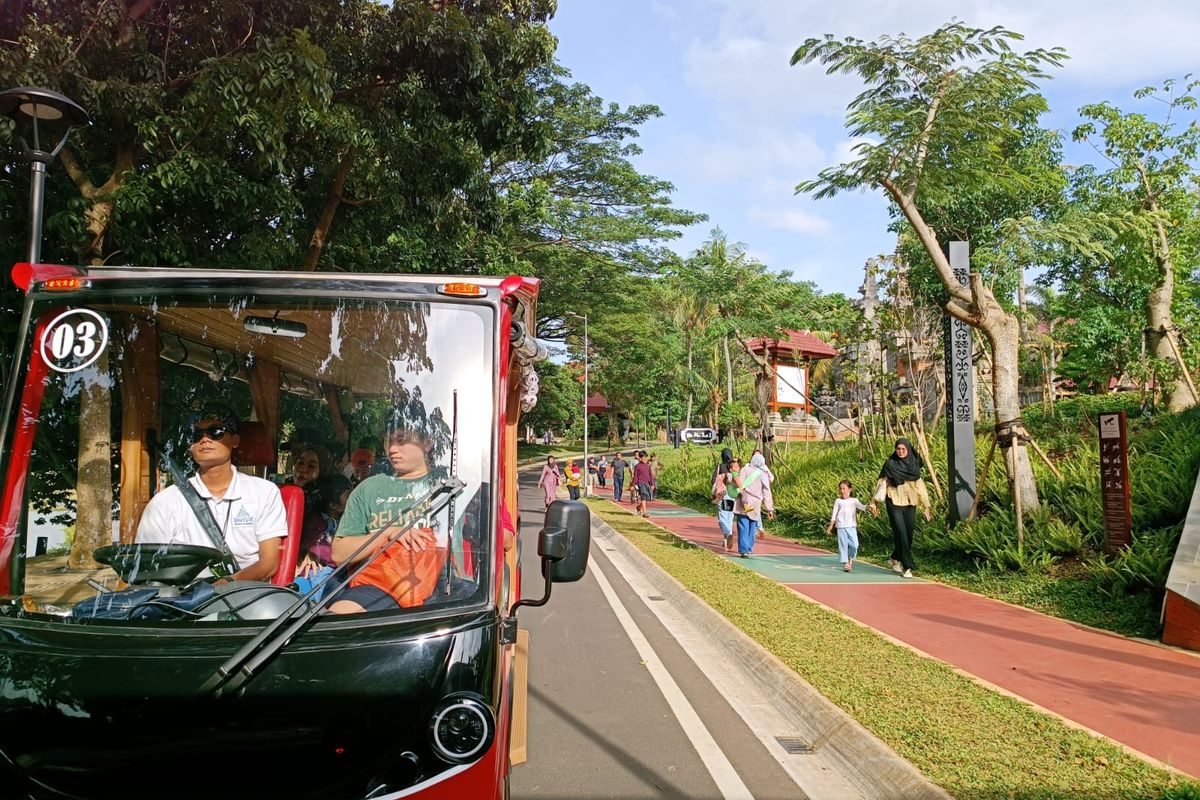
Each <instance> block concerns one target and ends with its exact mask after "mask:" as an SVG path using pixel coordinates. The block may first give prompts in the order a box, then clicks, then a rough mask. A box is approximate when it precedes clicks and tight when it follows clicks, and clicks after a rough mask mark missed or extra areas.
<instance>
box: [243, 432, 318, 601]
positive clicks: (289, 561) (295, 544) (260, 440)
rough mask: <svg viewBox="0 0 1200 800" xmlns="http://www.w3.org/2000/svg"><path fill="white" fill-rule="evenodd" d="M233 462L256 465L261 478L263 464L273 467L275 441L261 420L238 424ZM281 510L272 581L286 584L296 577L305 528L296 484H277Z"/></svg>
mask: <svg viewBox="0 0 1200 800" xmlns="http://www.w3.org/2000/svg"><path fill="white" fill-rule="evenodd" d="M233 463H234V465H235V466H238V467H259V468H260V470H259V472H258V474H259V477H264V475H265V472H266V469H265V468H266V467H274V466H275V444H274V442H273V441H272V440H271V433H270V431H268V430H267V428H266V426H265V425H263V424H262V423H261V422H242V423H240V424H239V425H238V446H237V447H236V448H235V449H234V451H233ZM279 494H280V495H281V496H282V497H283V511H284V513H285V514H286V515H287V530H288V534H287V537H286V538H284V540H283V543H282V544H281V547H282V549H281V550H280V552H279V569H277V570H275V576H274V577H273V578H271V583H273V584H275V585H276V586H286V585H288V584H289V583H291V582H292V580H293V579H294V578H295V577H296V559H297V558H298V556H299V553H300V532H301V530H302V529H303V528H304V490H303V489H301V488H300V487H299V486H290V485H285V486H280V487H279Z"/></svg>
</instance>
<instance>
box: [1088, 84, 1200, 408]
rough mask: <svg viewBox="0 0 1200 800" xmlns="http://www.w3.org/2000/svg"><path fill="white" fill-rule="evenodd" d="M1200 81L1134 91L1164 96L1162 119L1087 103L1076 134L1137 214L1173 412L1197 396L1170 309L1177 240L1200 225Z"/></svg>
mask: <svg viewBox="0 0 1200 800" xmlns="http://www.w3.org/2000/svg"><path fill="white" fill-rule="evenodd" d="M1197 86H1200V81H1196V82H1191V83H1188V84H1187V85H1186V86H1184V87H1183V90H1182V91H1181V92H1177V91H1176V88H1177V87H1176V83H1175V81H1167V82H1166V83H1165V84H1164V85H1163V86H1162V88H1161V89H1158V90H1156V89H1153V88H1146V89H1141V90H1139V91H1138V92H1136V96H1137V97H1139V98H1147V97H1148V98H1154V99H1157V100H1161V101H1162V103H1163V104H1164V105H1165V108H1166V114H1165V118H1164V119H1162V120H1154V119H1151V118H1149V117H1147V116H1146V115H1145V114H1140V113H1122V112H1121V111H1120V110H1119V109H1118V108H1116V107H1115V106H1113V105H1112V104H1111V103H1094V104H1091V105H1087V106H1084V107H1083V108H1082V109H1080V114H1081V115H1082V116H1083V117H1084V118H1085V119H1086V120H1088V121H1087V122H1084V123H1083V124H1081V125H1080V126H1079V127H1077V128H1076V129H1075V134H1074V136H1075V139H1076V140H1082V141H1088V142H1090V143H1092V145H1093V146H1094V147H1095V148H1096V150H1097V151H1098V152H1099V153H1100V154H1101V155H1103V156H1104V158H1105V159H1107V160H1108V162H1109V163H1110V164H1111V169H1109V170H1107V171H1106V172H1102V173H1099V172H1098V173H1094V174H1092V175H1091V178H1092V180H1093V181H1095V183H1096V184H1098V186H1099V188H1100V189H1101V191H1104V192H1106V193H1108V194H1110V195H1111V196H1112V198H1113V200H1115V203H1116V205H1117V208H1116V209H1114V210H1116V211H1118V212H1124V213H1126V214H1129V215H1132V216H1133V217H1134V218H1135V219H1136V220H1137V221H1138V222H1139V223H1140V224H1139V225H1138V226H1137V228H1138V230H1139V232H1140V235H1139V236H1138V237H1137V245H1138V247H1137V251H1136V253H1135V258H1134V261H1135V263H1136V262H1138V261H1140V262H1142V263H1144V264H1147V265H1148V266H1149V267H1150V269H1148V270H1144V271H1143V272H1144V273H1145V272H1149V273H1150V275H1147V276H1146V277H1147V278H1148V280H1147V281H1146V283H1148V284H1149V285H1150V286H1152V287H1153V288H1152V289H1151V291H1150V293H1149V295H1148V296H1147V298H1146V305H1145V323H1146V324H1145V337H1146V348H1147V350H1148V351H1149V352H1150V353H1152V354H1153V356H1154V357H1155V358H1157V359H1159V360H1160V361H1161V362H1166V363H1168V364H1174V365H1175V369H1174V370H1173V372H1174V373H1175V377H1174V378H1172V379H1171V380H1170V388H1169V390H1168V392H1167V406H1168V408H1169V409H1171V410H1172V411H1181V410H1183V409H1185V408H1189V407H1191V406H1194V405H1196V404H1197V403H1200V396H1197V394H1196V386H1195V383H1194V382H1193V381H1192V380H1191V379H1190V376H1189V375H1188V365H1187V362H1186V361H1185V360H1184V358H1183V354H1182V350H1181V345H1180V338H1179V336H1178V332H1177V330H1178V329H1177V326H1176V324H1175V319H1174V314H1173V309H1172V306H1173V303H1174V300H1175V285H1176V283H1177V282H1178V280H1179V277H1178V275H1177V272H1179V271H1180V268H1181V266H1182V265H1181V264H1180V263H1179V259H1178V257H1177V255H1176V253H1177V252H1179V248H1177V247H1176V242H1177V240H1178V239H1179V238H1181V236H1187V237H1189V238H1193V239H1194V233H1192V231H1190V230H1189V229H1192V230H1194V229H1195V228H1196V226H1197V225H1200V215H1198V213H1197V212H1198V211H1200V204H1198V203H1197V197H1198V194H1197V190H1198V189H1200V180H1198V179H1197V176H1196V168H1197V165H1198V156H1200V125H1198V124H1197V120H1196V116H1195V111H1196V108H1197V103H1196V97H1195V95H1194V91H1195V89H1196V87H1197ZM1180 116H1183V117H1184V118H1183V119H1180V118H1179V117H1180ZM1189 117H1190V118H1189ZM1183 252H1185V253H1186V252H1187V251H1186V250H1184V251H1183ZM1138 254H1140V255H1141V258H1137V255H1138ZM1185 260H1187V259H1186V256H1185ZM1193 264H1194V262H1192V263H1189V264H1188V266H1192V265H1193ZM1151 275H1152V277H1151Z"/></svg>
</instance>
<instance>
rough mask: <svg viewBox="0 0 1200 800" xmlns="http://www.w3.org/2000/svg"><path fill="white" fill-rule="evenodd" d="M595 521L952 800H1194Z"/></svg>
mask: <svg viewBox="0 0 1200 800" xmlns="http://www.w3.org/2000/svg"><path fill="white" fill-rule="evenodd" d="M590 505H591V508H592V513H593V514H596V515H597V516H598V517H600V518H601V519H603V520H604V521H606V522H608V524H610V525H611V526H612V527H614V528H616V529H617V530H618V531H619V532H620V533H621V534H622V535H624V536H625V537H626V538H627V539H629V541H630V542H632V543H633V544H634V545H635V546H637V547H638V548H639V549H640V550H642V552H644V553H645V554H646V555H647V556H649V557H650V558H651V559H652V560H653V561H654V562H655V563H657V564H658V565H659V566H660V567H662V568H663V569H665V570H666V571H667V572H669V573H670V574H671V575H673V576H674V577H675V578H676V579H677V580H679V581H680V582H681V583H683V585H684V586H686V587H687V588H688V589H689V590H691V591H692V592H694V593H695V594H696V595H698V596H699V597H700V598H701V599H702V600H704V601H705V602H706V603H708V604H709V605H710V606H712V607H713V608H714V609H716V610H717V611H718V612H719V613H721V614H723V615H724V616H725V617H726V618H727V619H729V620H730V621H731V622H732V623H733V624H735V625H737V626H738V627H739V628H741V629H742V630H743V631H745V632H746V633H747V634H748V635H750V636H751V637H753V638H754V639H755V640H757V641H758V642H759V643H760V644H762V645H763V646H764V647H766V648H767V649H768V650H770V651H771V652H772V653H774V654H775V655H776V656H778V657H779V658H780V659H781V660H783V662H784V663H786V664H787V665H788V666H789V667H791V668H792V669H794V670H795V671H796V672H797V673H798V674H799V675H800V676H801V677H802V678H804V679H805V680H806V681H808V682H809V683H810V684H812V685H813V686H814V687H815V688H816V689H817V691H819V692H821V693H822V694H823V695H825V696H826V697H827V698H829V699H830V700H832V701H833V702H834V703H836V704H837V705H838V706H840V707H841V708H842V709H844V710H845V711H846V712H847V713H849V714H850V715H851V716H853V717H854V718H855V719H857V720H858V721H859V722H860V723H862V724H863V725H864V726H865V727H866V728H867V729H868V730H870V731H871V732H872V733H874V734H875V735H876V736H878V737H879V738H880V739H882V740H883V741H884V742H886V743H887V744H888V745H890V746H891V747H892V748H893V749H895V750H896V752H897V753H899V754H900V755H901V756H903V757H904V758H906V759H908V760H909V761H910V762H912V763H913V764H914V765H915V766H916V767H917V768H918V769H920V770H921V771H922V772H923V773H924V774H925V775H926V776H927V777H928V778H929V779H930V780H932V781H933V782H934V783H937V784H938V785H939V786H941V787H943V788H944V789H946V790H947V791H948V792H950V793H951V794H952V795H954V796H955V797H956V798H959V800H999V799H1000V798H1016V799H1019V800H1034V798H1072V800H1074V799H1075V798H1096V800H1108V799H1109V798H1114V799H1115V798H1160V799H1161V800H1200V783H1196V782H1192V781H1187V780H1186V779H1181V778H1180V777H1179V776H1177V775H1175V774H1173V773H1170V772H1167V771H1165V770H1162V769H1159V768H1156V767H1154V766H1151V765H1150V764H1147V763H1146V762H1144V761H1142V760H1141V759H1138V758H1136V757H1134V756H1131V755H1128V754H1126V753H1125V752H1124V751H1123V750H1121V749H1120V748H1119V747H1117V746H1115V745H1113V744H1110V743H1108V742H1106V741H1103V740H1100V739H1097V738H1095V737H1093V736H1090V735H1089V734H1086V733H1083V732H1082V731H1078V730H1075V729H1072V728H1070V727H1068V726H1067V725H1065V724H1064V723H1062V722H1061V721H1059V720H1058V719H1056V718H1054V717H1051V716H1049V715H1046V714H1043V713H1041V712H1039V711H1037V710H1035V709H1033V708H1030V707H1029V706H1027V705H1025V704H1024V703H1021V702H1020V701H1018V700H1014V699H1013V698H1010V697H1007V696H1005V695H1001V694H998V693H996V692H993V691H991V690H989V689H986V688H984V687H982V686H980V685H979V684H977V683H975V682H974V681H971V680H969V679H968V678H966V677H964V676H962V675H960V674H958V673H957V672H955V671H954V670H952V669H951V668H950V667H948V666H946V665H944V664H942V663H940V662H938V661H934V660H932V659H928V658H923V657H921V656H918V655H917V654H915V653H913V652H912V651H910V650H908V649H907V648H904V647H900V646H897V645H894V644H892V643H891V642H889V641H887V640H886V639H884V638H883V637H882V636H880V635H878V634H877V633H875V632H874V631H871V630H868V629H865V628H863V627H862V626H860V625H858V624H856V623H854V622H853V621H851V620H849V619H847V618H846V617H843V616H842V615H840V614H837V613H835V612H832V611H828V610H826V609H824V608H822V607H820V606H818V605H816V604H814V603H811V602H809V601H807V600H805V599H804V598H802V597H800V596H799V595H797V594H796V593H794V592H792V591H790V590H788V589H786V588H784V587H783V586H780V585H779V584H777V583H775V582H773V581H769V580H767V579H765V578H763V577H760V576H759V575H756V574H755V573H753V572H751V571H750V570H747V569H744V568H742V567H740V566H738V565H736V564H733V563H730V562H728V561H727V560H725V559H722V558H720V557H718V556H716V555H713V554H712V553H709V552H708V551H706V550H703V549H701V548H698V547H695V546H693V545H691V544H689V543H686V542H683V541H681V540H680V539H678V538H676V537H675V536H673V535H671V534H669V533H667V532H666V531H664V530H662V529H661V528H658V527H656V526H654V525H651V524H649V523H647V522H645V521H644V520H641V519H638V518H635V517H633V516H632V515H630V514H628V513H625V512H624V511H620V510H617V509H614V508H613V507H612V506H611V505H610V504H608V503H605V502H596V501H591V502H590Z"/></svg>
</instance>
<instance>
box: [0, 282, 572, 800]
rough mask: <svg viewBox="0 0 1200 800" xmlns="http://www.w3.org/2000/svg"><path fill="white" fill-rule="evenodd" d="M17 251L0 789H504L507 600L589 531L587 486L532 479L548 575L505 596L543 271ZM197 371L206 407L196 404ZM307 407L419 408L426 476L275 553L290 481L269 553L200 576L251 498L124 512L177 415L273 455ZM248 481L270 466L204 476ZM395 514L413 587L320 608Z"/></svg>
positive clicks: (517, 726)
mask: <svg viewBox="0 0 1200 800" xmlns="http://www.w3.org/2000/svg"><path fill="white" fill-rule="evenodd" d="M13 279H14V281H15V282H16V283H17V284H18V285H19V286H20V287H21V288H22V289H23V290H24V292H25V297H26V300H25V305H24V312H23V317H22V320H21V326H20V332H19V337H18V341H17V352H16V355H15V358H14V363H13V368H12V371H11V374H10V375H9V379H8V382H7V385H6V394H5V398H4V405H3V409H2V412H0V413H2V419H0V477H2V480H3V481H4V491H3V495H2V496H0V787H2V789H3V791H2V794H3V796H4V797H6V798H29V799H30V800H45V799H47V798H55V799H58V798H88V799H89V800H90V799H91V798H117V797H121V798H125V797H130V796H137V797H162V798H172V799H173V800H180V799H185V798H201V797H203V798H213V797H238V798H289V799H290V800H294V799H295V798H329V799H330V800H334V799H336V800H393V799H394V798H402V797H416V796H419V797H422V798H456V799H457V798H473V799H474V798H496V797H507V795H508V791H507V786H508V773H509V769H510V766H511V764H512V763H515V762H519V761H520V760H522V759H523V758H524V703H525V665H524V659H525V658H526V657H527V653H528V638H527V636H526V634H525V632H524V631H520V630H518V626H517V621H516V615H515V611H516V608H517V607H518V606H519V605H522V604H526V605H540V604H541V603H542V602H544V601H545V600H546V599H547V597H548V595H549V592H550V587H551V584H552V583H553V582H562V581H573V580H578V579H579V578H580V577H582V575H583V574H584V570H585V569H586V563H587V556H588V547H589V527H590V520H589V515H588V511H587V508H586V507H585V506H583V505H582V504H580V503H571V502H563V501H560V502H558V503H555V504H553V505H552V506H551V508H550V510H549V511H548V512H547V516H546V525H545V527H544V528H543V530H542V532H541V534H540V535H539V539H538V542H537V548H538V553H539V555H540V556H541V557H542V573H543V575H542V576H541V577H540V578H539V580H537V581H536V584H537V586H538V587H539V592H538V593H539V594H542V595H543V596H542V598H541V599H540V600H534V601H528V600H527V601H519V600H518V598H519V596H520V585H521V581H520V573H519V565H518V558H517V554H518V546H519V542H518V537H517V525H516V524H515V522H516V520H517V518H518V505H517V483H516V479H517V474H516V469H517V461H516V441H517V430H518V424H519V417H520V414H521V412H522V410H523V409H524V410H528V408H529V407H531V405H532V404H533V403H534V402H535V401H536V395H537V376H536V374H535V373H534V371H533V363H534V362H535V361H536V360H537V359H539V358H543V357H545V348H544V347H543V346H542V345H541V344H540V343H539V342H538V341H537V340H536V339H535V338H534V336H533V334H532V330H533V325H534V319H535V317H534V310H535V303H536V300H537V292H538V282H537V281H536V280H533V279H529V278H521V277H507V278H486V277H479V276H474V277H455V278H450V277H445V276H415V275H382V274H372V275H351V274H344V273H341V274H330V273H283V272H261V271H232V270H198V269H160V268H133V267H125V268H114V267H97V268H76V267H62V266H50V265H29V264H19V265H17V267H16V268H14V270H13ZM214 399H216V400H220V401H221V402H222V403H223V404H224V407H226V408H228V409H230V410H231V411H230V417H231V418H230V420H229V422H228V424H224V423H223V424H222V425H221V426H219V427H217V428H207V429H197V428H193V427H192V426H193V423H195V422H196V420H197V414H200V413H203V412H201V411H200V410H199V409H201V408H202V407H206V406H205V404H208V403H211V401H213V400H214ZM314 426H315V427H323V428H324V429H326V430H330V431H332V432H333V435H334V437H335V438H336V439H337V440H339V441H341V442H343V443H345V444H346V445H347V446H348V447H350V448H353V447H354V446H355V445H356V444H357V443H359V442H360V441H361V440H362V439H364V438H368V439H370V438H372V437H374V440H375V441H377V442H379V443H380V444H381V445H382V444H384V442H385V437H389V438H387V439H386V441H387V442H391V441H392V439H391V438H390V437H391V436H392V435H393V434H391V433H389V431H392V430H394V429H396V428H403V429H406V430H409V431H412V430H419V431H420V433H421V439H420V440H421V441H422V442H423V445H422V446H423V448H424V454H425V455H424V457H425V459H426V461H427V466H428V473H427V475H428V479H427V480H426V481H425V482H424V484H422V488H421V489H420V491H417V490H415V489H414V490H413V492H412V493H410V494H408V495H407V496H405V497H402V498H397V497H392V498H386V497H373V498H372V501H373V502H381V503H382V502H393V501H394V502H399V503H402V504H403V512H402V515H401V516H400V517H399V518H398V520H393V521H392V522H391V523H390V524H388V525H387V526H385V527H383V528H381V529H380V530H382V534H381V538H378V539H377V541H379V542H381V543H382V546H381V547H379V548H377V549H375V550H373V551H371V553H373V554H368V555H366V556H365V557H364V558H362V559H361V560H356V559H355V558H353V557H347V558H346V559H345V560H344V562H343V563H341V564H337V563H336V562H335V563H332V564H330V566H329V568H327V569H325V570H323V571H322V575H321V577H319V578H316V579H315V580H308V581H303V580H298V579H297V578H298V576H297V574H296V565H297V562H298V560H299V559H302V558H303V557H304V555H305V554H304V553H301V552H299V551H300V542H301V539H302V536H303V531H304V530H305V525H306V519H307V518H308V515H309V514H311V513H313V509H312V508H311V507H310V508H306V496H305V492H304V490H302V489H301V487H300V486H294V485H293V486H286V485H285V486H281V487H280V499H281V501H282V504H283V507H284V509H285V516H286V526H287V535H286V536H284V537H282V538H280V539H279V542H280V554H279V565H278V568H277V571H276V572H275V573H274V576H273V579H271V580H232V581H226V580H224V579H223V576H224V575H226V574H227V573H225V572H223V570H224V569H226V566H225V565H227V564H231V560H230V556H231V552H230V549H229V547H228V546H227V542H226V540H225V538H224V535H225V534H228V533H229V531H230V530H232V528H231V526H233V528H236V526H238V525H239V524H247V525H252V524H253V522H254V521H253V520H251V519H240V518H238V519H232V520H231V519H230V518H229V517H230V513H229V511H226V512H225V519H224V522H221V521H220V520H219V516H220V515H219V514H214V515H210V519H209V520H208V521H207V522H206V521H204V520H203V519H202V517H203V516H204V515H203V513H202V512H203V511H204V510H206V508H207V507H206V506H205V502H207V501H205V500H195V501H193V500H192V499H188V500H187V504H177V506H178V508H177V509H176V512H175V513H176V514H177V516H178V515H183V516H184V517H186V515H187V514H188V513H195V514H196V518H195V520H196V521H197V524H199V529H202V530H203V531H204V532H205V534H206V535H209V536H210V537H211V541H210V542H207V543H205V544H197V543H195V542H191V543H179V542H178V541H170V539H171V536H170V535H168V536H166V537H165V538H166V539H167V540H168V541H166V542H165V543H164V542H163V541H162V540H163V538H164V537H162V536H159V537H148V536H147V535H146V529H147V528H148V527H151V526H152V524H157V523H154V522H153V521H150V518H151V517H153V518H154V520H158V519H159V518H160V517H161V516H162V515H159V514H149V515H147V514H145V512H146V510H147V507H148V505H150V504H151V501H152V498H154V497H155V496H156V494H158V493H160V492H164V491H166V489H167V487H168V486H172V485H175V486H178V485H180V484H184V483H189V481H188V480H185V476H187V475H191V474H193V472H194V470H195V466H194V465H193V464H192V461H191V457H192V456H193V455H194V452H195V451H194V450H191V449H189V448H193V447H196V446H198V441H199V442H207V441H208V440H209V439H212V438H214V437H216V438H221V437H223V436H230V435H232V438H230V439H226V440H225V441H226V444H227V445H230V446H232V447H233V450H232V463H233V464H234V465H235V466H236V468H237V474H236V475H234V476H233V480H234V481H235V482H236V481H237V480H238V477H237V475H241V474H252V475H255V476H257V477H259V478H267V479H268V480H270V479H272V478H274V477H275V476H276V475H278V474H279V473H280V472H283V473H285V474H286V473H287V471H288V468H287V466H286V461H285V460H284V459H283V458H282V456H283V454H282V453H280V452H279V451H280V450H281V449H282V447H281V443H280V441H279V440H280V439H281V438H283V436H285V435H286V436H288V437H289V438H292V439H293V441H294V440H295V438H296V437H297V436H299V435H300V434H299V431H301V430H303V429H307V428H313V427H314ZM197 436H199V437H200V438H199V440H197ZM376 453H377V454H378V453H379V450H378V448H377V450H376ZM393 463H395V462H393ZM323 466H324V465H323ZM388 469H389V467H388V462H387V461H386V460H380V462H379V464H378V465H377V466H376V471H377V472H382V473H383V474H387V470H388ZM367 480H370V478H368V479H367ZM275 483H280V481H275ZM247 484H249V485H257V486H259V487H263V486H266V484H262V483H258V484H254V483H253V482H252V481H244V482H243V483H242V484H237V483H233V484H231V488H230V490H229V492H228V493H229V494H232V493H233V487H234V486H239V485H242V486H244V485H247ZM197 485H198V484H197ZM364 485H365V484H364ZM173 491H174V493H175V495H179V496H184V495H187V494H188V492H186V491H185V490H183V489H175V490H173ZM246 491H248V490H246ZM265 491H268V492H269V491H273V488H271V487H268V488H267V489H266V490H265ZM175 495H172V496H173V497H174V496H175ZM343 497H345V495H343ZM349 498H350V504H353V502H354V498H353V494H350V495H349ZM233 499H235V500H236V499H237V498H236V497H235V498H233ZM219 500H220V498H216V499H213V498H209V499H208V501H211V502H217V501H219ZM163 502H165V501H163ZM363 502H367V501H366V500H364V501H363ZM231 508H232V506H231ZM179 509H182V510H179ZM240 513H241V512H239V515H238V516H239V517H240ZM143 516H145V517H146V518H147V519H145V520H144V519H143ZM372 518H373V517H372ZM323 519H326V521H328V517H326V518H323ZM179 524H184V523H179ZM329 525H330V527H329V528H328V529H327V533H330V534H332V533H334V532H335V531H336V527H335V525H336V523H335V522H329ZM214 526H215V530H214ZM370 530H371V529H368V532H370ZM414 530H422V531H426V532H429V534H430V536H431V537H434V538H435V539H436V546H435V547H434V548H433V550H434V551H435V552H436V553H437V557H438V559H439V560H436V561H435V562H434V563H435V566H434V568H433V569H432V570H431V571H430V570H427V571H426V573H427V574H421V575H415V574H414V576H413V579H412V585H413V587H414V588H413V589H412V592H411V593H410V594H409V595H408V596H407V597H408V601H407V602H401V603H400V604H399V605H397V607H395V608H388V609H385V610H367V611H363V612H361V613H331V612H330V607H331V605H332V604H334V603H336V602H337V598H338V597H342V596H344V595H343V593H342V590H343V589H344V588H345V587H346V585H347V584H349V583H350V582H351V581H353V580H354V578H355V577H356V576H357V575H359V574H362V572H363V570H365V569H369V568H370V567H371V565H372V564H374V563H375V559H378V558H379V557H380V554H382V553H385V552H389V548H391V547H395V546H399V545H400V544H401V542H400V541H399V540H400V539H401V538H403V537H404V536H405V535H406V534H409V533H411V532H412V531H414ZM362 538H363V539H368V538H372V537H362ZM434 538H431V540H430V541H433V540H434ZM271 541H274V540H271ZM207 545H211V546H207ZM314 552H315V551H314ZM393 552H394V551H393ZM93 559H94V560H93ZM68 561H72V562H75V563H73V564H72V565H71V566H68ZM236 567H237V564H236V563H232V564H231V566H230V567H229V568H228V569H229V570H230V571H232V570H234V569H236ZM415 569H416V568H415V567H414V570H415ZM543 584H544V589H543V588H541V587H542V585H543Z"/></svg>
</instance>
